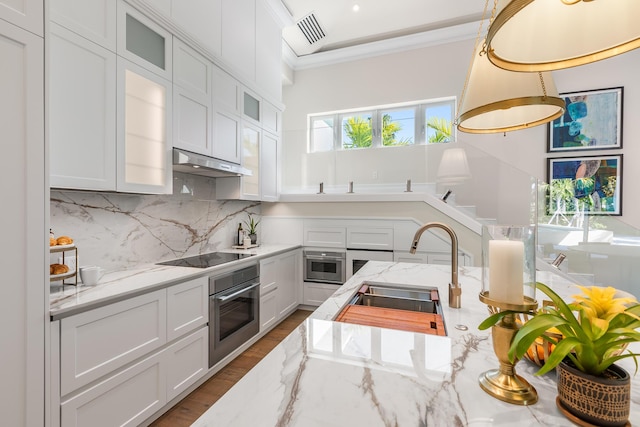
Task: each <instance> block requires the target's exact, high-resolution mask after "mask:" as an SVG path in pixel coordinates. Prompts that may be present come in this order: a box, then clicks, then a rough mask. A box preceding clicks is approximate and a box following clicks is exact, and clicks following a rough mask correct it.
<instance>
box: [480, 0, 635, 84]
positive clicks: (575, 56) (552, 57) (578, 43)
mask: <svg viewBox="0 0 640 427" xmlns="http://www.w3.org/2000/svg"><path fill="white" fill-rule="evenodd" d="M499 10H500V13H498V15H497V16H496V18H495V20H494V21H493V23H492V24H491V27H490V28H489V30H488V32H487V51H488V55H489V60H490V61H491V62H492V63H494V64H495V65H497V66H499V67H502V68H505V69H508V70H513V71H529V72H531V71H551V70H558V69H561V68H568V67H574V66H577V65H583V64H587V63H590V62H594V61H599V60H601V59H605V58H609V57H611V56H614V55H619V54H621V53H624V52H628V51H630V50H632V49H635V48H638V47H640V24H639V23H638V19H639V18H640V1H638V0H609V1H607V0H595V1H581V0H537V1H535V0H512V1H507V0H502V1H501V2H500V5H499Z"/></svg>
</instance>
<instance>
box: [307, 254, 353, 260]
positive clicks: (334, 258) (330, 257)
mask: <svg viewBox="0 0 640 427" xmlns="http://www.w3.org/2000/svg"><path fill="white" fill-rule="evenodd" d="M305 258H307V259H315V260H320V261H343V260H344V259H345V258H344V257H340V256H320V255H305Z"/></svg>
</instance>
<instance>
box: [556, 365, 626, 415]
mask: <svg viewBox="0 0 640 427" xmlns="http://www.w3.org/2000/svg"><path fill="white" fill-rule="evenodd" d="M567 360H568V359H565V361H563V362H561V363H560V364H559V365H558V367H557V368H556V373H557V375H558V399H557V404H558V408H559V409H560V410H561V411H562V412H563V413H565V415H567V416H568V417H569V418H570V419H571V415H572V416H574V417H576V418H578V419H579V420H582V421H584V422H585V424H583V425H596V426H604V427H622V426H627V425H629V423H628V420H629V411H630V405H631V377H630V376H629V373H627V371H625V370H624V369H622V368H621V367H619V366H616V365H611V367H610V368H609V369H608V370H607V373H608V377H604V376H602V377H599V376H598V377H596V376H593V375H588V374H585V373H584V372H581V371H579V370H578V369H576V368H575V367H573V366H572V365H571V364H570V363H567ZM567 412H568V414H567ZM574 421H575V420H574Z"/></svg>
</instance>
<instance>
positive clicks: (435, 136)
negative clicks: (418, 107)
mask: <svg viewBox="0 0 640 427" xmlns="http://www.w3.org/2000/svg"><path fill="white" fill-rule="evenodd" d="M424 111H425V113H424V122H425V124H426V129H427V143H434V142H451V140H452V135H451V133H452V129H451V128H452V126H451V123H452V121H453V120H452V118H453V114H454V108H453V103H451V102H436V103H433V104H427V105H426V106H425V109H424Z"/></svg>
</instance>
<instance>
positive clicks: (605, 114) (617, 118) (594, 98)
mask: <svg viewBox="0 0 640 427" xmlns="http://www.w3.org/2000/svg"><path fill="white" fill-rule="evenodd" d="M622 89H623V88H622V87H617V88H611V89H599V90H590V91H585V92H572V93H563V94H560V96H561V97H562V98H563V99H564V101H565V104H566V106H565V113H564V115H562V116H560V117H558V118H557V119H555V120H554V121H553V122H551V123H549V139H548V145H547V152H549V153H553V152H563V151H581V150H606V149H614V148H622V95H623V90H622Z"/></svg>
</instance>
